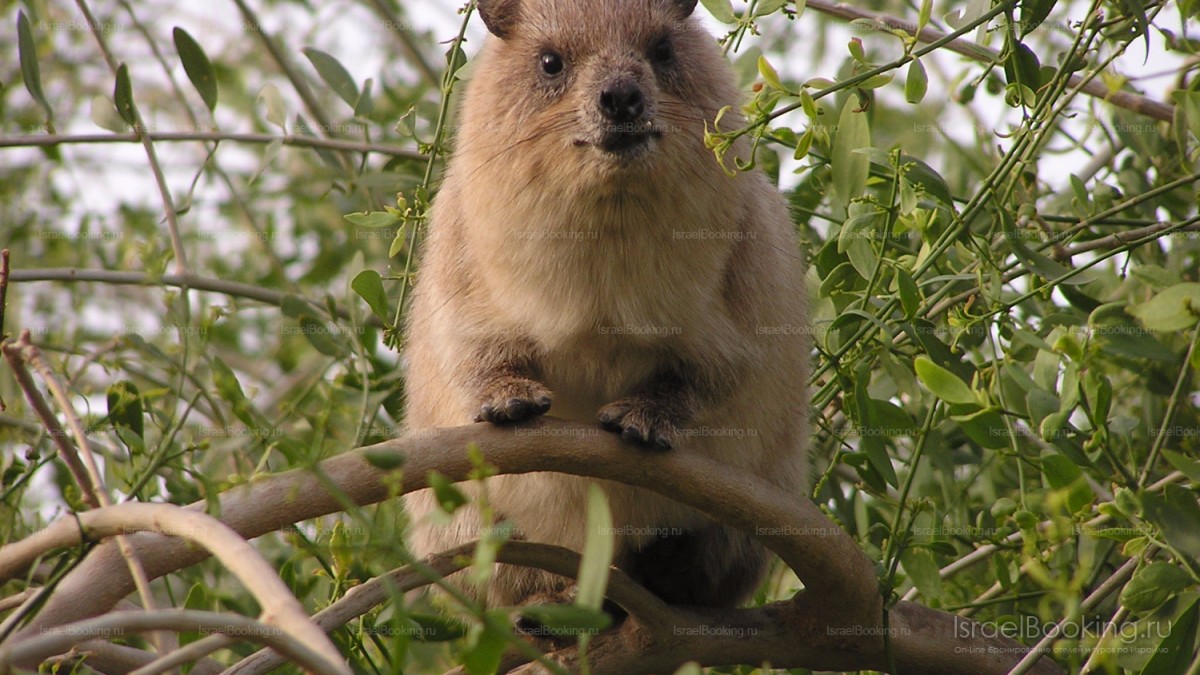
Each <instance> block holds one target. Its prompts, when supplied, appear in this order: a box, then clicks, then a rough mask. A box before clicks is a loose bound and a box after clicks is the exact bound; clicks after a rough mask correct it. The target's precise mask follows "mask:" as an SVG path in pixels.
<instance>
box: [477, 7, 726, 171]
mask: <svg viewBox="0 0 1200 675" xmlns="http://www.w3.org/2000/svg"><path fill="white" fill-rule="evenodd" d="M477 5H478V9H479V13H480V15H481V17H482V18H483V21H484V23H485V24H486V25H487V27H488V30H489V31H491V33H492V35H493V36H495V37H494V38H493V39H492V40H491V43H490V44H489V45H488V48H487V51H486V57H487V58H486V59H484V60H483V63H484V64H485V65H484V66H481V68H480V69H479V70H478V71H476V73H475V75H474V78H476V79H478V78H481V77H482V78H487V79H488V82H487V84H486V90H487V92H488V94H487V97H488V98H490V99H492V100H488V101H486V104H485V106H486V107H487V108H488V114H490V115H492V116H493V119H492V120H491V122H492V123H495V122H502V123H503V124H505V126H506V128H507V129H508V130H510V133H508V134H506V136H508V140H509V141H511V142H513V143H521V144H526V145H535V146H537V147H538V148H539V149H543V150H545V151H547V152H553V153H556V155H557V157H558V161H562V160H563V159H568V161H570V158H574V160H575V161H576V162H578V163H579V165H580V168H581V169H585V168H588V167H591V168H597V167H610V168H618V167H619V168H628V167H631V166H635V165H642V166H644V167H646V168H650V167H651V166H656V167H657V168H659V169H665V168H668V167H666V166H663V165H662V164H661V162H664V161H673V162H683V161H686V162H691V161H696V160H699V158H700V157H701V156H702V155H706V154H707V151H705V150H704V147H703V133H704V122H705V120H712V119H713V118H714V117H715V116H716V113H717V111H718V110H719V109H720V108H721V107H722V106H725V105H729V104H733V103H735V102H736V97H737V95H736V91H734V90H733V89H732V84H731V78H730V77H729V75H728V71H727V66H726V64H725V62H724V57H723V56H722V55H721V54H720V51H719V50H718V49H717V47H716V44H715V41H714V40H713V38H712V37H711V36H710V35H709V34H708V33H707V32H705V31H704V30H703V28H701V27H700V24H699V22H698V21H697V20H696V19H695V18H693V17H692V12H693V10H694V9H695V7H696V0H479V1H478V3H477ZM472 87H476V88H479V87H481V83H479V82H478V81H477V82H475V83H473V84H472ZM480 103H484V102H483V101H476V102H475V103H474V105H475V106H477V107H478V106H479V104H480ZM664 158H666V159H664Z"/></svg>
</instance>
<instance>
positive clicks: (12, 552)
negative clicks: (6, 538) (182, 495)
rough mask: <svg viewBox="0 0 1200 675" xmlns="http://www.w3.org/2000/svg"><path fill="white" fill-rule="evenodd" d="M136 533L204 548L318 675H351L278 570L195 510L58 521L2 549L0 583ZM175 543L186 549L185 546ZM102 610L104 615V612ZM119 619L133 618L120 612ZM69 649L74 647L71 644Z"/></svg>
mask: <svg viewBox="0 0 1200 675" xmlns="http://www.w3.org/2000/svg"><path fill="white" fill-rule="evenodd" d="M139 530H140V531H153V532H162V533H165V534H170V535H173V536H175V537H179V538H181V539H183V540H186V541H187V542H191V543H194V544H199V545H200V546H203V547H204V549H206V552H207V553H211V554H212V555H214V556H216V557H217V558H218V559H219V560H220V561H221V563H222V564H223V565H224V566H225V567H226V568H227V569H228V570H229V571H230V572H231V573H232V574H233V575H234V576H236V577H237V578H238V580H239V581H241V582H242V583H243V584H244V585H245V586H246V588H247V590H249V591H250V593H251V594H253V595H254V598H255V599H256V600H258V603H259V605H260V606H261V607H262V617H261V618H262V621H263V622H264V623H266V624H267V625H269V626H274V627H277V628H279V629H280V630H282V631H283V632H284V633H286V634H288V635H290V636H292V637H293V638H294V639H295V640H298V641H299V642H300V643H302V644H306V645H310V646H311V648H312V649H313V650H315V652H316V653H317V654H319V655H320V656H321V661H322V662H323V663H324V667H323V669H322V672H329V673H346V674H347V675H348V674H349V673H350V670H349V669H348V668H347V667H346V664H345V661H344V659H343V658H342V656H341V654H340V653H338V651H337V648H335V647H334V646H333V643H332V642H330V641H329V639H328V638H327V637H326V636H325V634H324V633H323V632H321V631H320V630H319V629H318V628H317V627H316V626H315V625H313V623H312V622H311V621H310V620H309V617H308V614H307V613H306V612H305V611H304V607H302V606H301V605H300V602H299V601H298V600H296V598H295V596H293V595H292V593H291V591H290V590H289V589H288V587H287V586H286V585H284V583H283V581H282V580H280V578H279V575H278V573H277V572H276V570H275V569H273V568H272V567H271V566H270V565H269V564H267V562H266V561H265V560H263V558H262V556H260V555H259V554H258V551H256V550H255V549H254V547H253V546H251V545H250V544H249V543H247V542H246V541H245V540H244V539H242V537H241V536H239V535H238V533H236V532H234V531H233V530H231V529H230V528H229V527H227V526H226V525H225V524H223V523H222V522H220V521H219V520H217V519H215V518H213V517H212V516H209V515H207V514H205V513H202V512H200V511H196V510H193V509H186V508H182V507H179V506H174V505H171V504H143V503H137V502H131V503H126V504H120V505H118V506H106V507H103V508H99V509H94V510H91V511H84V512H82V513H76V514H74V517H73V518H63V519H61V520H58V521H57V522H55V523H53V524H52V525H50V526H49V527H47V528H46V529H44V530H41V531H39V532H37V533H35V534H33V535H31V536H29V537H27V538H26V539H23V540H21V541H18V542H15V543H12V544H9V545H7V546H5V547H3V548H0V583H3V581H7V580H8V579H11V578H12V577H13V575H14V574H16V573H19V572H20V571H21V570H23V569H25V568H26V567H27V566H28V565H29V564H31V563H32V562H33V561H35V560H37V559H38V558H39V557H40V556H42V555H43V554H45V553H47V552H49V551H52V550H54V549H57V548H61V547H64V546H76V545H78V544H79V543H80V542H81V541H84V540H85V539H92V538H96V537H112V536H116V535H125V534H126V533H128V532H130V531H139ZM176 541H178V540H176ZM179 543H182V544H183V546H185V547H186V546H187V543H183V542H179ZM193 550H194V549H193ZM122 576H124V575H122ZM155 576H161V575H155ZM92 583H93V584H95V583H96V579H95V578H93V579H92ZM59 590H60V591H61V590H62V589H61V587H60V589H59ZM63 597H68V598H70V602H72V603H79V604H85V603H86V597H78V596H77V597H71V596H69V595H67V596H64V595H61V594H58V595H55V596H52V598H63ZM109 607H111V605H109ZM103 609H108V607H105V608H103ZM103 609H102V610H101V611H103ZM121 614H122V615H125V614H133V613H124V612H123V613H121ZM142 614H158V613H157V612H138V613H136V614H135V615H142ZM83 615H85V614H81V616H83ZM189 630H190V629H189ZM84 635H88V634H86V633H85V634H77V635H76V637H77V638H78V637H82V636H84ZM76 641H79V640H76ZM21 642H22V640H14V641H13V643H14V646H13V647H12V650H13V651H12V653H13V654H26V652H24V651H20V650H18V648H17V647H16V645H20V644H21ZM54 644H58V643H54ZM70 644H74V642H72V643H70ZM38 653H39V654H40V653H41V652H40V651H39V652H38ZM50 653H52V654H53V653H57V652H50ZM13 658H14V659H18V660H19V659H20V658H21V657H19V656H14V657H13ZM3 663H4V661H3V660H0V665H2V664H3Z"/></svg>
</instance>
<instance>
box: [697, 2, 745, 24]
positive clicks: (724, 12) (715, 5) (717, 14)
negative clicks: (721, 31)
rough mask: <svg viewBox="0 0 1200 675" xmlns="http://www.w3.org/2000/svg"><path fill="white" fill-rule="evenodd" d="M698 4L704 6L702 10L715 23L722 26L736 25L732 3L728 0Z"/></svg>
mask: <svg viewBox="0 0 1200 675" xmlns="http://www.w3.org/2000/svg"><path fill="white" fill-rule="evenodd" d="M700 4H702V5H704V9H707V10H708V13H709V14H712V16H713V18H714V19H716V20H717V21H720V22H721V23H724V24H732V23H737V15H736V14H734V13H733V3H732V2H730V0H700Z"/></svg>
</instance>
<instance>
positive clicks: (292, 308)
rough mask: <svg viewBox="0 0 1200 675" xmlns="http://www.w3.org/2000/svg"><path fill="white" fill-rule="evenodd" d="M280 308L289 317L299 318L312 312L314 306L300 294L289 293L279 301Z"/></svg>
mask: <svg viewBox="0 0 1200 675" xmlns="http://www.w3.org/2000/svg"><path fill="white" fill-rule="evenodd" d="M279 310H280V311H281V312H283V315H284V316H286V317H288V318H291V319H299V318H300V317H302V316H304V315H305V314H311V313H312V311H313V306H312V305H311V304H309V302H308V301H307V300H305V299H304V298H302V297H300V296H298V295H292V294H288V295H285V296H283V299H282V300H280V301H279Z"/></svg>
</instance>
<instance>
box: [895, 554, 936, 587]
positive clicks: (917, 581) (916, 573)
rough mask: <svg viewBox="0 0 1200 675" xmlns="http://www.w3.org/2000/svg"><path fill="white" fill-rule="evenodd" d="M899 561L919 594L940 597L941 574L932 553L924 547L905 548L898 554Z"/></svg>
mask: <svg viewBox="0 0 1200 675" xmlns="http://www.w3.org/2000/svg"><path fill="white" fill-rule="evenodd" d="M900 563H901V564H902V565H904V571H905V572H907V573H908V578H909V579H911V580H912V582H913V585H914V586H916V587H917V590H919V591H921V595H923V596H925V597H926V598H929V599H937V598H940V597H942V576H941V574H940V573H939V570H938V564H937V561H936V560H934V559H933V554H932V553H930V552H929V550H928V549H925V548H911V547H910V548H906V549H904V552H903V553H901V554H900Z"/></svg>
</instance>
